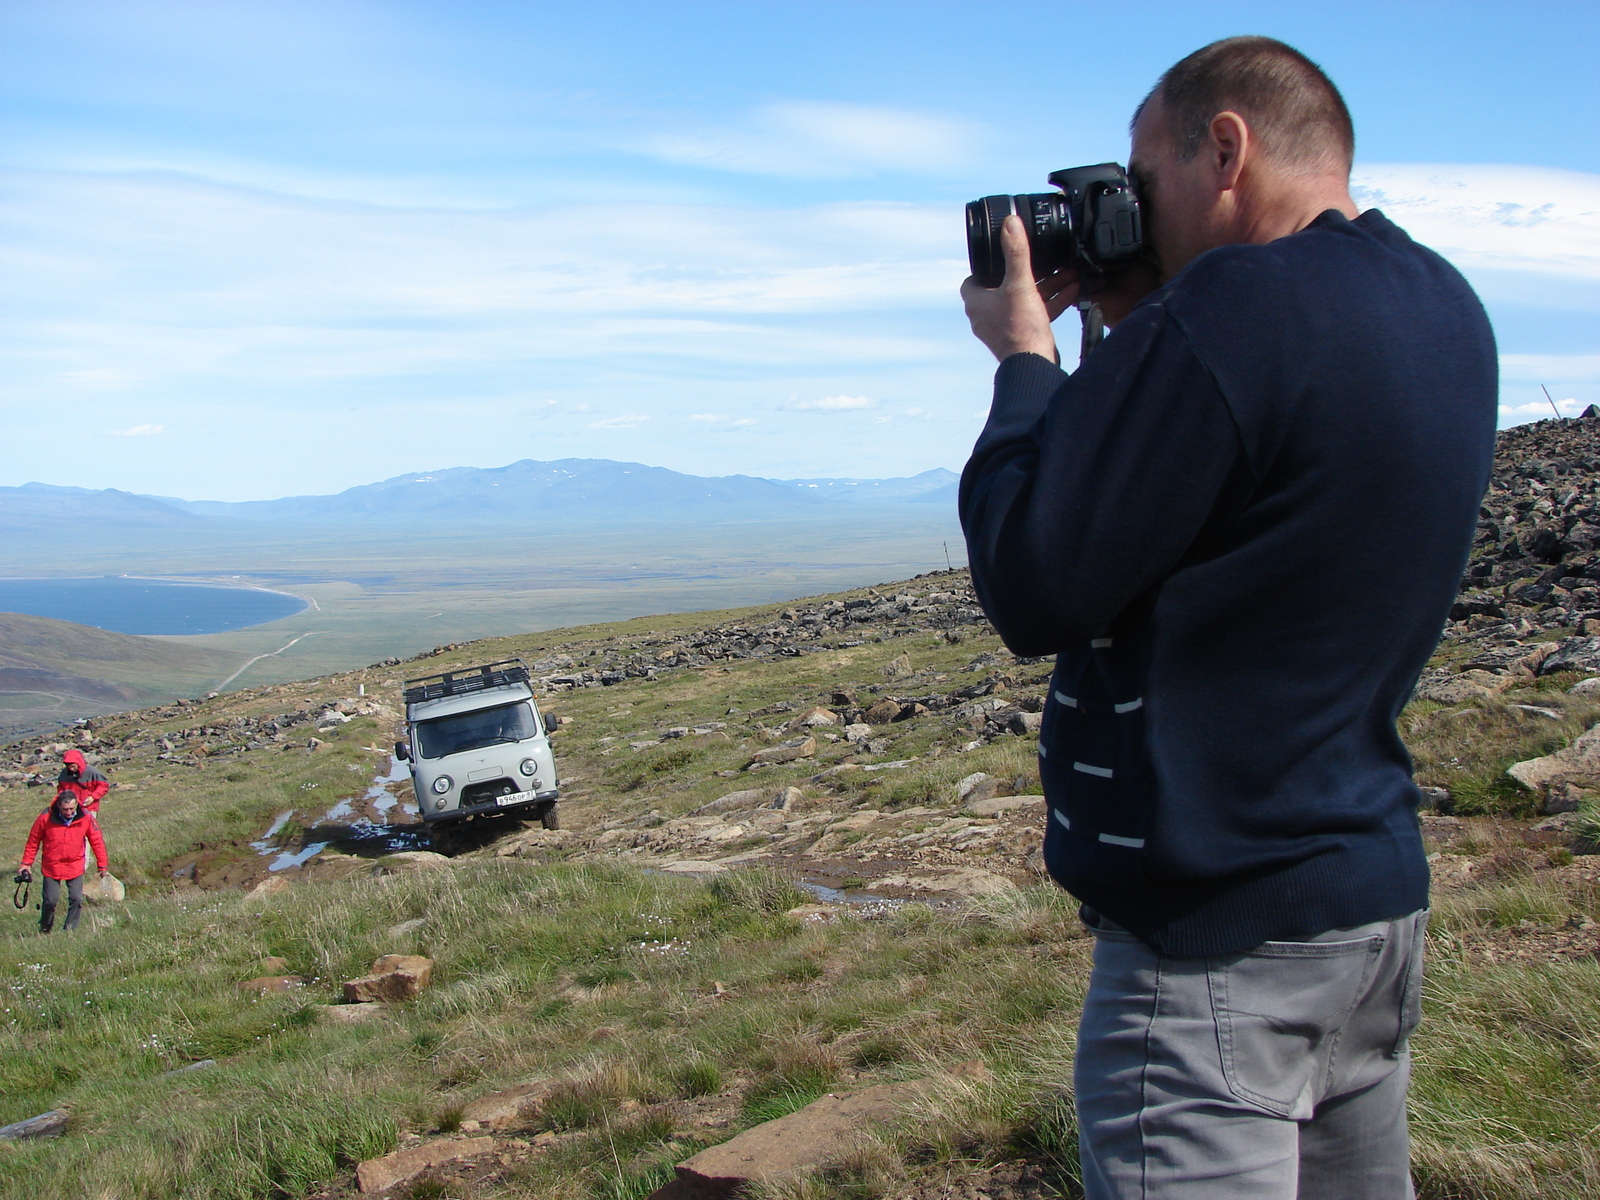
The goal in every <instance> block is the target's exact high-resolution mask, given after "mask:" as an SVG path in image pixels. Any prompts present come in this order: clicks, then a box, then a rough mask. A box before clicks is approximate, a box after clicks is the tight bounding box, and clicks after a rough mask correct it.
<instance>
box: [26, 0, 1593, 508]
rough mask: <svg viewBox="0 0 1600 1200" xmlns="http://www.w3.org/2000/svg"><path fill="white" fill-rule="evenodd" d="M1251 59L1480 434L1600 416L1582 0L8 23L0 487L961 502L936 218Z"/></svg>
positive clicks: (954, 230)
mask: <svg viewBox="0 0 1600 1200" xmlns="http://www.w3.org/2000/svg"><path fill="white" fill-rule="evenodd" d="M1234 33H1266V34H1270V35H1272V36H1275V37H1280V38H1283V39H1284V40H1286V41H1288V42H1290V43H1292V44H1294V45H1296V46H1298V47H1299V48H1300V49H1302V50H1304V51H1305V52H1306V53H1308V54H1309V55H1311V56H1312V57H1313V58H1314V59H1316V60H1318V61H1319V62H1320V63H1322V65H1323V66H1324V67H1325V68H1326V69H1327V70H1328V71H1329V73H1330V74H1331V75H1332V76H1333V78H1334V80H1335V82H1336V83H1338V84H1339V86H1340V87H1341V88H1342V90H1343V91H1344V94H1345V96H1346V98H1347V100H1348V101H1349V103H1350V106H1351V109H1352V112H1353V114H1354V117H1355V122H1356V131H1357V166H1356V172H1355V183H1356V185H1357V187H1358V193H1357V194H1358V198H1360V199H1361V200H1362V202H1363V203H1365V204H1373V203H1376V204H1378V205H1379V206H1380V207H1382V208H1384V210H1385V211H1386V212H1388V213H1389V214H1390V215H1391V216H1392V217H1394V218H1395V219H1396V220H1398V221H1399V222H1400V223H1401V224H1402V225H1404V226H1405V227H1406V228H1408V229H1409V230H1411V232H1412V233H1413V234H1414V235H1415V236H1417V237H1418V238H1419V239H1420V240H1422V241H1424V242H1426V243H1428V244H1430V245H1433V246H1434V247H1435V248H1437V249H1439V250H1440V251H1442V252H1443V253H1445V254H1447V255H1448V256H1449V257H1450V258H1451V259H1452V260H1453V261H1454V262H1456V263H1457V265H1459V266H1460V267H1461V268H1462V269H1463V270H1464V271H1465V272H1466V273H1467V274H1468V276H1469V278H1470V279H1471V280H1472V281H1473V283H1474V284H1475V285H1476V286H1477V287H1478V288H1479V290H1480V293H1481V294H1482V295H1483V297H1484V299H1485V302H1486V303H1487V305H1488V307H1489V310H1490V314H1491V316H1492V317H1493V319H1494V322H1495V327H1496V331H1497V334H1498V336H1499V339H1500V348H1501V352H1502V372H1503V377H1504V379H1503V391H1502V403H1503V409H1502V417H1503V420H1504V421H1505V422H1506V423H1511V422H1516V421H1522V420H1530V419H1536V418H1538V417H1539V416H1541V415H1547V414H1548V413H1549V411H1550V410H1549V406H1548V404H1546V402H1545V400H1544V396H1543V392H1542V391H1541V389H1540V384H1544V385H1547V386H1548V387H1549V389H1550V392H1551V394H1552V395H1553V396H1554V397H1555V398H1556V400H1557V401H1558V402H1561V403H1562V409H1563V411H1564V412H1569V413H1570V412H1576V411H1578V410H1579V409H1581V407H1582V406H1583V405H1586V404H1588V403H1591V402H1597V403H1600V134H1597V130H1600V71H1596V69H1595V63H1596V62H1600V5H1596V4H1594V3H1593V2H1592V0H1588V2H1584V3H1539V2H1534V3H1523V4H1518V5H1504V4H1494V5H1490V4H1477V3H1449V4H1431V3H1405V2H1390V3H1385V4H1369V3H1360V2H1357V3H1349V4H1345V5H1342V6H1337V7H1333V6H1322V7H1320V8H1319V7H1314V6H1307V5H1302V4H1287V3H1284V4H1234V5H1230V6H1214V5H1196V4H1192V3H1187V4H1178V3H1159V2H1157V3H1146V4H1142V5H1138V6H1115V5H1109V6H1108V5H1104V4H1082V3H1054V4H1050V5H1041V6H1020V7H1013V8H1011V9H994V8H983V7H982V6H977V7H974V6H973V5H971V4H955V3H950V4H944V3H923V4H895V3H874V2H871V0H859V2H857V3H848V4H831V3H819V2H816V0H810V2H807V3H803V4H790V3H761V4H749V3H743V4H721V3H704V4H665V3H657V4H607V3H598V4H595V3H591V4H586V5H581V6H579V5H572V4H543V3H515V4H513V3H489V2H473V0H458V2H456V3H406V2H395V0H391V2H386V3H345V2H342V0H316V2H315V3H293V2H257V3H230V2H228V0H190V2H187V3H148V4H147V3H140V2H138V0H115V2H101V3H85V2H80V0H51V2H50V3H48V4H27V3H21V2H15V0H14V2H13V3H10V4H7V5H4V6H3V7H0V173H3V176H4V178H3V191H0V208H3V217H0V222H3V224H0V272H3V277H4V279H5V287H4V289H3V291H0V304H3V306H4V307H3V310H0V321H3V327H4V332H3V333H0V406H3V413H4V429H5V433H6V439H5V440H6V444H7V448H8V450H9V453H8V454H6V455H5V457H4V459H3V460H0V484H18V483H22V482H25V481H27V480H32V479H38V480H43V481H45V482H51V483H62V484H77V485H80V486H113V487H120V488H126V489H129V490H134V491H142V492H154V493H158V494H167V495H179V496H184V497H187V498H192V499H200V498H206V499H229V500H233V499H256V498H267V497H275V496H281V495H286V494H293V493H308V492H331V491H336V490H339V489H341V488H344V487H347V486H350V485H353V484H357V483H364V482H369V481H371V480H374V479H379V478H384V477H387V476H390V475H394V474H399V473H401V472H404V471H411V470H427V469H433V468H440V467H447V466H459V465H472V466H497V465H501V464H504V463H506V462H510V461H513V460H515V459H519V458H539V459H551V458H561V457H596V458H618V459H634V460H639V461H643V462H647V463H652V464H659V465H663V466H668V467H672V468H675V469H678V470H684V471H692V472H695V473H700V474H730V473H734V472H744V473H749V474H759V475H768V476H780V477H791V476H816V475H856V476H884V475H898V474H908V473H914V472H916V471H921V470H926V469H927V468H929V467H933V466H947V467H951V468H959V467H960V465H961V463H962V462H963V461H964V460H965V457H966V453H967V450H968V449H969V447H970V445H971V442H972V438H973V437H974V436H975V434H976V432H977V430H978V428H979V426H980V424H981V420H982V414H983V412H984V409H985V407H986V404H987V394H988V390H989V379H990V374H991V370H992V363H991V362H990V361H989V360H988V358H987V355H986V353H985V352H984V351H983V350H982V348H981V347H980V346H978V345H977V343H976V342H974V341H972V339H971V338H970V335H969V334H968V333H967V332H966V328H965V322H964V321H963V319H962V316H961V310H960V304H959V301H958V299H957V297H956V294H955V292H956V288H957V286H958V285H959V282H960V280H961V278H962V276H963V275H964V274H965V265H964V247H963V241H962V233H961V205H962V203H963V202H964V201H966V200H968V199H972V198H973V197H976V196H978V195H982V194H985V193H988V192H996V191H1013V190H1016V191H1020V190H1042V189H1043V187H1044V176H1045V174H1046V173H1047V172H1049V171H1050V170H1052V169H1054V168H1057V167H1062V166H1069V165H1075V164H1078V163H1084V162H1097V161H1103V160H1106V159H1113V158H1114V159H1118V160H1122V159H1124V158H1125V156H1126V146H1127V135H1126V124H1127V119H1128V115H1129V113H1130V111H1131V110H1132V108H1133V106H1134V105H1135V104H1136V103H1137V102H1138V100H1139V98H1140V97H1141V96H1142V95H1143V94H1144V93H1145V92H1146V91H1147V90H1148V88H1149V87H1150V85H1151V83H1152V82H1153V81H1154V79H1155V77H1156V76H1157V75H1158V74H1159V73H1160V72H1161V71H1162V70H1163V69H1164V68H1165V67H1167V66H1169V65H1170V64H1171V63H1172V62H1173V61H1175V60H1176V59H1178V58H1180V57H1182V56H1183V55H1184V54H1186V53H1187V52H1189V51H1190V50H1193V49H1195V48H1196V47H1198V46H1200V45H1203V44H1204V43H1206V42H1208V41H1211V40H1213V39H1215V38H1217V37H1223V36H1227V35H1230V34H1234ZM1068 319H1069V320H1070V319H1071V318H1070V317H1069V318H1068ZM1075 336H1076V335H1075V331H1073V330H1068V331H1067V334H1066V337H1064V339H1063V340H1064V342H1069V343H1070V342H1072V341H1074V340H1075Z"/></svg>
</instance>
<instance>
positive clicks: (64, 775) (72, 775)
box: [56, 750, 111, 815]
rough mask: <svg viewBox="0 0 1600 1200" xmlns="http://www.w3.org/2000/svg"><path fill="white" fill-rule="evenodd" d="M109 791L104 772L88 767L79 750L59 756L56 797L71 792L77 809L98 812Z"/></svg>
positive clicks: (87, 761)
mask: <svg viewBox="0 0 1600 1200" xmlns="http://www.w3.org/2000/svg"><path fill="white" fill-rule="evenodd" d="M110 790H111V781H110V780H109V779H107V778H106V777H105V774H104V772H102V771H100V770H98V769H97V768H95V767H91V766H90V765H89V760H88V759H86V758H84V756H83V752H82V751H81V750H68V751H67V752H66V753H65V754H63V755H62V756H61V774H59V775H57V776H56V795H57V796H60V795H62V794H63V793H65V792H71V793H72V794H73V795H74V796H76V797H77V798H78V807H79V808H80V809H82V810H83V811H84V812H87V813H94V814H96V815H98V814H99V812H100V801H101V800H103V799H105V795H106V793H107V792H109V791H110Z"/></svg>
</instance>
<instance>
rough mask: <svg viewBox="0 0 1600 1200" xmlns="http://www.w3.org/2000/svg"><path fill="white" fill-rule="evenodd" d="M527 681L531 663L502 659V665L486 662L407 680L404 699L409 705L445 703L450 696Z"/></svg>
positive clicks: (500, 663) (514, 659)
mask: <svg viewBox="0 0 1600 1200" xmlns="http://www.w3.org/2000/svg"><path fill="white" fill-rule="evenodd" d="M527 682H528V664H527V663H525V662H523V661H522V660H521V659H520V658H503V659H501V660H500V661H499V662H492V663H484V664H483V666H481V667H466V668H464V669H462V670H458V671H440V672H439V673H438V674H436V675H421V676H418V677H417V678H416V679H408V680H406V681H405V699H406V703H407V704H421V703H422V702H423V701H424V700H443V699H444V698H445V697H447V696H465V695H468V694H470V693H472V692H481V691H484V690H486V689H488V688H494V687H506V686H508V685H510V684H513V683H527Z"/></svg>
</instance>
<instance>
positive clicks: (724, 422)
mask: <svg viewBox="0 0 1600 1200" xmlns="http://www.w3.org/2000/svg"><path fill="white" fill-rule="evenodd" d="M689 420H691V421H699V422H701V423H703V424H706V425H709V426H711V427H712V428H713V429H718V430H734V429H744V428H747V427H748V426H751V425H754V424H755V423H756V422H755V419H754V418H753V417H730V416H728V415H727V414H726V413H690V414H689Z"/></svg>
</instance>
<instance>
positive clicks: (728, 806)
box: [692, 788, 772, 816]
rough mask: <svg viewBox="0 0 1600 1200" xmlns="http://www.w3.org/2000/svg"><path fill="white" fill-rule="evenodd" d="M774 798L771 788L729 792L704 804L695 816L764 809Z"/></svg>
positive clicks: (696, 811)
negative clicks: (747, 809)
mask: <svg viewBox="0 0 1600 1200" xmlns="http://www.w3.org/2000/svg"><path fill="white" fill-rule="evenodd" d="M771 798H772V789H771V788H745V789H744V790H742V791H738V792H729V793H728V794H727V795H726V796H718V797H717V798H716V799H715V800H712V801H711V802H710V803H708V804H702V805H701V806H700V807H699V808H697V809H695V810H694V812H693V814H692V815H694V816H700V815H701V814H703V813H725V812H738V811H740V810H741V809H746V808H762V807H764V806H765V805H766V804H767V802H768V801H769V800H771Z"/></svg>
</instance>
